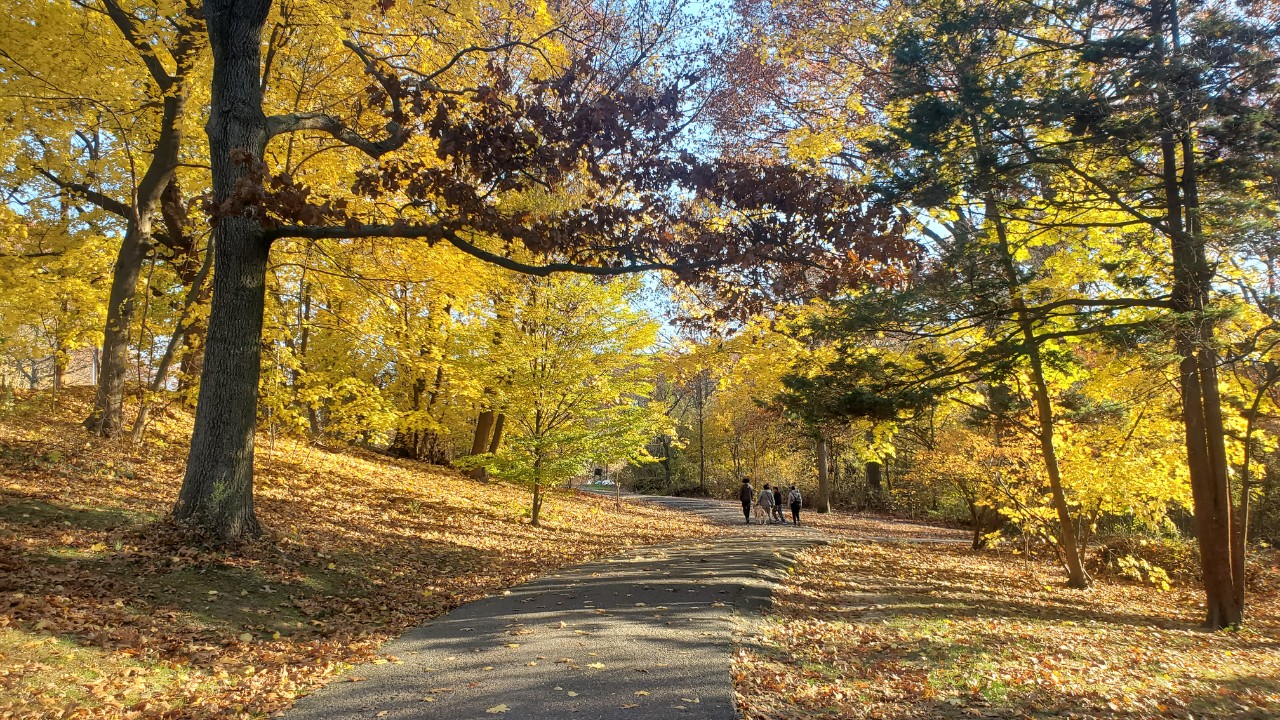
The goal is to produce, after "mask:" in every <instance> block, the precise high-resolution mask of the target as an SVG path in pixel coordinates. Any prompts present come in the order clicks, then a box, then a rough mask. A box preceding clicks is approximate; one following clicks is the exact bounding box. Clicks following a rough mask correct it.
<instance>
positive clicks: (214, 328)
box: [173, 0, 271, 542]
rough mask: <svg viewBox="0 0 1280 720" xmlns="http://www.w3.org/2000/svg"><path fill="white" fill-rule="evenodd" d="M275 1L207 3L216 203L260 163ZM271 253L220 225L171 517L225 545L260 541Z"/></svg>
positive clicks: (234, 227) (249, 232)
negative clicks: (257, 450)
mask: <svg viewBox="0 0 1280 720" xmlns="http://www.w3.org/2000/svg"><path fill="white" fill-rule="evenodd" d="M270 7H271V0H207V2H206V3H205V6H204V12H205V18H206V22H207V26H208V30H209V40H210V44H211V46H212V48H213V60H214V62H213V85H212V94H211V104H210V115H209V120H208V123H207V124H206V125H205V130H206V132H207V133H208V136H209V162H210V168H211V172H212V176H213V197H214V202H215V203H220V202H222V201H225V200H226V199H227V198H228V197H230V196H231V194H232V192H233V191H234V189H235V185H236V182H237V181H238V180H240V179H241V178H243V177H245V176H246V175H247V174H248V167H247V166H246V164H245V163H244V162H242V161H239V160H237V156H241V157H249V158H261V157H262V154H263V150H264V147H265V144H266V139H267V134H266V117H265V116H264V115H263V112H262V91H261V88H262V84H261V79H260V78H259V72H260V65H261V57H260V53H261V40H262V27H263V24H264V23H265V22H266V18H267V14H268V11H269V10H270ZM269 251H270V244H269V242H267V241H266V240H265V239H264V236H263V233H262V227H261V226H260V225H259V223H258V221H257V220H256V219H254V218H252V217H248V216H244V215H241V216H236V217H223V218H219V219H218V221H217V223H216V225H215V227H214V253H215V255H214V276H213V298H212V303H211V306H210V313H209V336H208V341H207V344H206V347H205V360H204V368H203V371H202V373H201V379H200V395H199V399H198V400H197V402H196V419H195V431H194V433H193V434H192V437H191V451H190V455H189V456H188V459H187V472H186V475H185V476H184V478H183V481H182V489H181V490H180V491H179V494H178V501H177V503H176V504H175V505H174V508H173V516H174V517H175V518H176V519H178V520H181V521H185V522H187V523H189V524H190V525H192V526H193V527H194V528H196V529H198V530H200V531H202V532H204V533H205V534H207V535H209V536H211V537H213V538H216V539H218V540H221V541H224V542H236V541H239V540H242V539H245V538H248V537H252V536H254V535H257V534H258V533H259V532H260V526H259V524H258V519H257V517H256V516H255V514H254V511H253V449H254V448H253V437H254V430H255V425H256V421H257V400H258V377H259V372H260V368H261V336H262V322H263V309H264V306H265V301H266V296H265V288H266V268H267V255H268V253H269Z"/></svg>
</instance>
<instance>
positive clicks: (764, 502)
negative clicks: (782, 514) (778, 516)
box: [756, 483, 774, 525]
mask: <svg viewBox="0 0 1280 720" xmlns="http://www.w3.org/2000/svg"><path fill="white" fill-rule="evenodd" d="M756 507H757V508H760V510H761V511H763V512H764V516H765V517H766V518H768V520H769V524H770V525H772V524H773V522H774V519H773V491H772V490H770V489H769V483H765V484H764V488H762V489H761V490H760V497H759V498H757V499H756Z"/></svg>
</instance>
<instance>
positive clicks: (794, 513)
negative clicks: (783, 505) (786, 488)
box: [787, 485, 804, 527]
mask: <svg viewBox="0 0 1280 720" xmlns="http://www.w3.org/2000/svg"><path fill="white" fill-rule="evenodd" d="M787 504H789V505H790V506H791V521H792V522H794V523H795V524H796V527H800V506H801V505H803V504H804V497H802V496H801V495H800V489H799V488H797V487H796V486H795V485H792V486H791V492H789V493H787Z"/></svg>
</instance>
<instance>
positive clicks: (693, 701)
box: [285, 498, 823, 720]
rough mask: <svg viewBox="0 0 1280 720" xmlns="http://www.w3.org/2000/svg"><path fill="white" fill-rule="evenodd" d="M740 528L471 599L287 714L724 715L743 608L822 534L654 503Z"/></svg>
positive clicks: (730, 714)
mask: <svg viewBox="0 0 1280 720" xmlns="http://www.w3.org/2000/svg"><path fill="white" fill-rule="evenodd" d="M653 501H654V502H661V503H662V504H665V505H667V506H669V507H672V508H673V509H675V508H678V509H681V510H685V511H689V512H696V513H699V514H703V515H706V516H708V517H710V518H712V519H713V520H715V521H717V522H723V523H726V524H736V525H740V526H742V527H743V532H742V533H741V534H737V535H734V536H730V537H725V538H720V539H716V540H710V541H692V542H681V543H679V544H672V545H667V546H651V547H646V548H639V549H635V550H633V551H631V552H629V553H627V554H625V555H621V556H618V557H614V558H609V559H607V560H603V561H599V562H593V563H588V564H585V565H578V566H575V567H572V568H568V569H566V570H563V571H561V572H559V573H556V574H553V575H548V576H545V577H542V578H539V579H537V580H534V581H532V582H529V583H526V584H524V585H520V586H518V587H515V588H512V589H511V590H510V591H509V592H508V593H506V594H503V595H498V596H494V597H490V598H486V599H484V600H479V601H476V602H473V603H469V604H467V605H464V606H462V607H460V608H458V609H456V610H454V611H453V612H451V613H449V614H447V615H444V616H442V617H440V618H439V619H437V620H435V621H434V622H431V623H428V624H427V625H424V626H422V627H420V628H418V629H416V630H413V631H411V632H409V633H408V634H406V635H404V636H402V637H401V638H399V639H397V640H394V641H392V642H390V643H388V644H386V645H384V646H383V648H382V650H381V652H382V654H383V655H386V656H394V657H395V658H397V661H393V662H387V663H385V664H377V665H366V666H361V667H357V668H355V669H353V670H352V671H350V672H349V673H347V674H346V675H345V676H344V678H343V679H342V680H339V681H338V682H335V683H333V684H331V685H329V686H327V687H325V688H323V689H321V690H320V691H318V692H316V693H314V694H312V695H309V696H307V697H305V698H302V699H301V700H300V701H299V702H298V704H297V705H296V706H295V707H294V709H293V710H291V711H289V712H288V713H287V714H286V716H285V717H286V718H290V719H291V720H339V719H342V720H346V719H347V718H387V719H388V720H394V719H403V718H415V719H421V720H434V719H437V718H438V719H439V720H446V719H447V720H473V719H478V718H490V719H492V718H506V719H507V720H516V719H520V720H523V719H525V718H529V719H530V720H532V719H535V718H536V719H538V720H561V719H567V718H574V719H577V720H585V719H591V720H615V719H617V720H667V719H669V718H672V719H678V718H697V719H700V720H701V719H706V720H730V719H731V718H734V717H736V716H737V711H736V708H735V707H734V703H733V683H732V680H731V678H730V675H729V671H730V665H731V662H732V638H733V628H734V615H735V613H757V614H758V613H759V611H760V610H761V609H763V608H764V607H766V606H767V604H768V602H769V596H770V592H771V588H772V587H773V585H774V583H776V581H777V580H778V578H779V577H780V575H781V574H782V573H784V572H785V571H786V568H787V567H788V566H789V565H790V564H791V562H792V561H793V558H794V556H795V554H796V553H797V552H799V551H800V550H802V549H803V548H805V547H807V546H810V545H813V544H815V543H818V542H821V541H822V537H823V536H822V535H821V533H819V532H817V531H814V530H808V529H806V528H803V527H802V528H798V529H797V528H789V527H782V526H758V525H753V526H751V527H749V528H748V527H746V526H744V525H742V522H743V521H742V515H741V512H740V510H738V508H737V507H736V506H735V505H733V504H731V503H720V502H714V501H704V500H691V499H681V498H655V499H653Z"/></svg>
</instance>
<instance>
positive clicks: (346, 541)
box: [0, 396, 718, 718]
mask: <svg viewBox="0 0 1280 720" xmlns="http://www.w3.org/2000/svg"><path fill="white" fill-rule="evenodd" d="M84 399H85V398H71V399H67V398H64V400H63V403H62V406H61V408H60V409H59V411H58V412H56V413H53V418H54V419H45V416H46V415H48V414H49V409H48V398H47V396H40V397H39V398H28V399H26V400H25V401H20V402H19V405H18V407H16V408H14V409H12V410H8V411H4V412H3V414H0V717H4V718H11V717H13V718H27V717H30V718H37V717H38V718H62V717H75V718H80V717H113V718H115V717H143V716H145V717H175V718H177V717H201V718H207V717H220V718H221V717H235V716H262V715H264V714H266V713H269V712H272V711H274V710H277V709H279V708H282V707H286V706H288V705H289V704H290V703H291V702H292V700H293V698H294V697H295V696H296V695H297V694H298V693H299V692H301V691H303V690H304V689H306V688H309V687H312V686H315V685H317V684H320V683H322V682H324V681H325V680H326V679H327V678H329V677H330V676H332V675H333V674H334V673H335V672H337V671H338V670H339V669H341V668H342V667H343V666H344V665H345V664H349V663H353V662H357V661H365V660H370V659H374V661H375V662H376V661H377V659H376V649H377V647H378V646H379V644H381V643H382V642H383V641H384V640H386V639H388V638H389V637H392V636H395V635H397V634H399V633H400V632H402V631H404V630H406V629H408V628H410V627H413V626H415V625H418V624H420V623H422V622H424V621H426V620H427V619H429V618H432V617H435V616H437V615H440V614H441V613H444V612H446V611H448V610H450V609H452V608H454V607H456V606H458V605H459V604H461V603H464V602H467V601H469V600H473V599H476V598H479V597H482V596H484V595H488V594H492V593H494V592H498V591H500V590H501V589H502V588H505V587H508V586H510V585H513V584H516V583H519V582H521V581H523V580H526V579H529V578H531V577H534V576H537V575H541V574H544V573H546V572H548V571H550V570H553V569H555V568H559V567H562V566H565V565H569V564H573V563H577V562H581V561H584V560H587V559H589V558H594V557H598V556H603V555H609V554H612V553H615V552H617V551H618V550H620V549H621V548H623V547H626V546H630V545H644V544H650V543H659V542H669V541H671V540H675V539H679V538H682V537H695V536H706V535H710V534H713V533H715V532H718V530H716V529H715V528H713V527H711V526H709V525H707V524H704V523H702V522H701V521H699V520H697V519H696V518H692V517H689V516H686V515H684V514H680V513H673V512H671V511H669V510H663V509H660V508H654V507H649V506H644V505H637V504H630V503H624V504H623V506H622V510H621V511H619V510H616V509H615V508H614V503H613V501H612V500H608V499H603V498H595V497H589V496H584V495H578V494H565V495H553V496H552V498H551V499H550V500H549V501H548V503H547V505H545V506H544V508H543V524H544V527H542V528H533V527H531V526H530V525H529V524H528V522H527V518H526V512H527V511H526V508H527V507H528V503H529V498H528V496H527V492H526V491H525V490H523V489H520V488H514V487H510V486H506V485H502V484H496V483H492V484H483V483H477V482H473V481H470V480H466V479H463V478H461V477H459V476H458V475H457V474H456V473H453V472H450V471H446V470H441V469H438V468H432V467H430V466H426V465H422V464H418V463H411V462H403V461H396V460H392V459H390V458H386V457H382V456H378V455H374V454H370V453H359V452H354V451H344V452H333V451H329V450H324V449H321V448H317V447H309V446H307V445H306V444H303V443H299V442H295V441H291V440H279V441H276V442H275V443H274V444H273V443H272V442H270V441H269V440H268V439H264V440H263V441H262V442H261V443H260V445H259V449H258V453H259V454H258V463H257V464H258V475H257V494H256V497H257V509H258V514H259V517H260V519H261V520H262V522H263V523H264V525H265V527H267V528H268V537H267V538H265V539H264V540H263V541H261V542H259V543H256V544H254V545H251V546H249V547H246V548H244V549H243V550H242V551H241V552H239V553H237V554H236V555H234V556H232V555H228V554H226V553H224V552H220V551H215V550H203V551H195V550H191V549H188V548H186V547H184V546H183V544H182V543H181V542H179V538H178V536H177V534H176V532H175V531H174V529H173V528H171V527H170V526H169V525H168V524H167V523H166V522H165V521H164V519H163V518H164V515H165V513H166V511H167V510H168V508H169V507H170V504H171V503H172V501H173V498H174V497H175V495H176V492H177V488H178V485H179V483H180V481H181V477H182V467H183V462H184V459H185V450H186V446H185V437H186V435H185V433H187V432H189V428H190V426H189V424H188V421H187V419H186V418H185V417H181V416H178V417H172V418H167V419H163V420H162V421H161V425H160V428H159V430H160V436H161V437H160V438H159V439H156V438H154V437H153V438H151V439H149V440H148V441H147V443H145V444H144V445H142V446H133V445H132V444H130V443H129V442H128V441H110V442H108V441H102V440H98V439H95V438H92V437H91V436H89V435H88V434H87V433H85V432H84V431H83V430H81V429H80V428H79V426H78V425H77V424H76V420H77V419H78V418H80V417H82V416H83V414H84V413H85V412H86V410H87V408H86V406H85V405H84V403H83V400H84ZM387 661H388V662H395V660H394V659H389V660H387Z"/></svg>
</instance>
